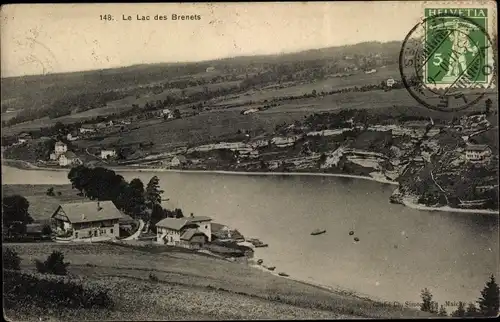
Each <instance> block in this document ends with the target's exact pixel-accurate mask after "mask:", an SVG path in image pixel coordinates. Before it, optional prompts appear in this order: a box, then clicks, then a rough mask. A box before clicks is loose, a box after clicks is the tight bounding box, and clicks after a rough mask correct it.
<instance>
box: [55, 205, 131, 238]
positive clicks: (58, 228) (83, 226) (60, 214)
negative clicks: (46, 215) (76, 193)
mask: <svg viewBox="0 0 500 322" xmlns="http://www.w3.org/2000/svg"><path fill="white" fill-rule="evenodd" d="M121 218H122V214H121V213H120V211H119V210H118V209H117V208H116V207H115V205H114V204H113V202H112V201H100V202H99V201H98V202H93V201H90V202H77V203H65V204H61V205H59V207H57V209H56V211H55V212H54V214H53V215H52V216H51V225H52V230H53V231H54V232H55V233H56V234H57V235H59V236H61V237H66V238H69V239H73V240H79V239H80V240H81V239H87V238H95V237H99V239H112V238H116V237H119V236H120V229H119V220H120V219H121Z"/></svg>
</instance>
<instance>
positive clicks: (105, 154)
mask: <svg viewBox="0 0 500 322" xmlns="http://www.w3.org/2000/svg"><path fill="white" fill-rule="evenodd" d="M113 157H116V150H101V159H104V160H106V159H108V158H113Z"/></svg>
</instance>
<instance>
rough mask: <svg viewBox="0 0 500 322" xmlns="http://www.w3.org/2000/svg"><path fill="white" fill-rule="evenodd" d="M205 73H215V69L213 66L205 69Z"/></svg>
mask: <svg viewBox="0 0 500 322" xmlns="http://www.w3.org/2000/svg"><path fill="white" fill-rule="evenodd" d="M205 71H206V72H207V73H210V72H214V71H215V67H213V66H210V67H207V69H206V70H205Z"/></svg>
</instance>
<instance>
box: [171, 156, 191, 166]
mask: <svg viewBox="0 0 500 322" xmlns="http://www.w3.org/2000/svg"><path fill="white" fill-rule="evenodd" d="M186 163H187V159H186V157H185V156H183V155H176V156H174V157H173V158H172V160H171V161H170V165H171V166H172V167H178V166H181V165H184V164H186Z"/></svg>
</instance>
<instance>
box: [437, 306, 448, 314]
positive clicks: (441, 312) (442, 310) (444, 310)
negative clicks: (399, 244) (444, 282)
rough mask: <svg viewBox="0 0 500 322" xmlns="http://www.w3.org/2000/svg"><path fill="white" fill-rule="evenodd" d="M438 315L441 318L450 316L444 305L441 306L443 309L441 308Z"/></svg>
mask: <svg viewBox="0 0 500 322" xmlns="http://www.w3.org/2000/svg"><path fill="white" fill-rule="evenodd" d="M438 315H439V316H448V313H447V312H446V309H445V308H444V305H441V307H439V312H438Z"/></svg>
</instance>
